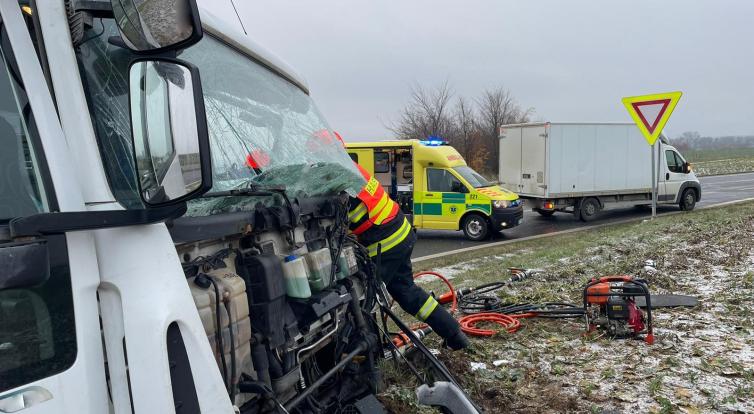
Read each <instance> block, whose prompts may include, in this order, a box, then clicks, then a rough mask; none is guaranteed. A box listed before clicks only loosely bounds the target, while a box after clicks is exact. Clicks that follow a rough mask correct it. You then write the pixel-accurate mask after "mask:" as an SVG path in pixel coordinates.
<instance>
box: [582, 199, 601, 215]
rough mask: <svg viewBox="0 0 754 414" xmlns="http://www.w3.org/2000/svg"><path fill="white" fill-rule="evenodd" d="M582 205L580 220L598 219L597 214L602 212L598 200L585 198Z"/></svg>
mask: <svg viewBox="0 0 754 414" xmlns="http://www.w3.org/2000/svg"><path fill="white" fill-rule="evenodd" d="M580 204H581V205H580V207H579V218H580V219H581V221H592V220H594V219H595V218H596V217H597V213H598V212H599V211H600V202H599V201H597V199H596V198H585V199H583V200H582V201H581V203H580Z"/></svg>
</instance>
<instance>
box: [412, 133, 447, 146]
mask: <svg viewBox="0 0 754 414" xmlns="http://www.w3.org/2000/svg"><path fill="white" fill-rule="evenodd" d="M419 143H420V144H422V145H424V146H427V147H439V146H442V145H448V141H444V140H443V139H442V138H440V137H438V136H435V135H430V136H428V137H427V139H426V140H421V141H419Z"/></svg>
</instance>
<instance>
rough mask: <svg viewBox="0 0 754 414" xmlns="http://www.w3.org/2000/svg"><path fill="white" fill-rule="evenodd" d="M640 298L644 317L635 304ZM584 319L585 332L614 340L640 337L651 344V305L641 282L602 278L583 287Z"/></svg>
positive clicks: (652, 335)
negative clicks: (599, 331) (602, 334)
mask: <svg viewBox="0 0 754 414" xmlns="http://www.w3.org/2000/svg"><path fill="white" fill-rule="evenodd" d="M638 297H641V298H644V303H646V314H645V312H643V311H642V310H641V309H639V306H637V304H636V298H638ZM584 309H585V313H584V317H585V322H586V329H587V332H592V331H594V330H595V329H598V330H601V331H604V332H606V333H607V334H608V335H610V336H611V337H614V338H637V337H641V336H643V337H644V341H645V342H646V343H648V344H650V345H652V344H653V343H654V334H653V332H652V302H651V300H650V295H649V287H648V286H647V281H646V280H644V279H639V278H634V277H632V276H605V277H601V278H594V279H591V280H590V281H589V282H587V284H586V285H585V286H584Z"/></svg>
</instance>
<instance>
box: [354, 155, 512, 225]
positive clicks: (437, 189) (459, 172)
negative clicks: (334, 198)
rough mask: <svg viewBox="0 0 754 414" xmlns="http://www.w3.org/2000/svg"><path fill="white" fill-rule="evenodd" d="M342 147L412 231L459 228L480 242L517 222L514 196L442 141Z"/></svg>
mask: <svg viewBox="0 0 754 414" xmlns="http://www.w3.org/2000/svg"><path fill="white" fill-rule="evenodd" d="M346 148H347V150H348V154H349V155H350V156H351V159H353V160H354V162H357V163H358V164H359V165H361V166H362V167H364V168H365V169H366V170H367V171H369V173H370V174H372V175H373V176H374V177H375V178H377V180H378V181H379V182H380V184H382V186H383V187H384V188H385V191H387V192H388V194H390V196H391V197H392V198H393V199H394V200H396V202H398V204H399V205H400V206H401V209H402V210H403V212H404V213H405V214H406V215H408V216H410V217H412V219H413V225H414V227H415V228H417V229H435V230H462V231H463V232H464V234H465V236H466V237H467V238H468V239H470V240H483V239H485V238H487V237H488V236H489V235H490V234H492V232H497V231H502V230H506V229H510V228H513V227H516V226H518V225H519V224H521V223H522V222H523V206H522V202H521V200H519V198H518V196H517V195H516V194H515V193H513V192H511V191H508V190H505V189H503V188H500V187H499V186H497V185H495V184H493V183H491V182H489V181H487V179H485V178H484V177H483V176H482V175H481V174H479V173H477V172H476V171H474V170H473V169H472V168H471V167H469V166H468V165H467V164H466V161H465V160H464V159H463V157H462V156H461V154H459V153H458V151H456V150H455V148H453V147H451V146H449V145H447V144H446V143H445V142H443V141H439V140H426V141H420V140H407V141H378V142H349V143H346Z"/></svg>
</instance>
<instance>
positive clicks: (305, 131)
mask: <svg viewBox="0 0 754 414" xmlns="http://www.w3.org/2000/svg"><path fill="white" fill-rule="evenodd" d="M112 3H113V4H112V6H111V4H110V2H101V1H75V0H73V1H68V0H50V1H44V2H42V1H21V2H18V1H16V0H0V14H1V17H2V28H1V30H2V43H1V44H0V48H1V50H0V51H1V52H2V64H3V66H4V70H3V75H2V76H0V78H1V79H0V83H2V84H3V85H2V86H3V88H4V89H6V91H5V93H4V96H3V98H2V99H3V101H4V107H3V108H2V112H1V113H0V115H1V116H2V122H0V127H3V128H4V129H5V131H3V136H2V140H3V166H2V167H3V169H4V170H3V171H4V172H3V175H2V176H1V177H0V180H1V181H2V186H0V189H1V191H2V193H1V194H0V263H2V264H3V265H4V268H5V269H9V271H8V272H6V274H4V275H2V276H0V411H2V412H15V411H18V410H22V409H26V408H31V407H34V409H35V410H36V411H34V412H44V413H59V412H79V413H103V412H113V413H131V412H139V413H147V412H149V413H152V412H154V413H158V412H159V413H168V412H177V413H188V412H203V413H212V412H218V413H219V412H224V413H227V412H233V411H234V410H235V411H237V412H241V413H264V412H289V411H291V412H374V411H371V410H374V409H376V408H375V407H377V404H378V403H377V401H376V399H375V398H374V393H375V391H376V387H377V384H378V382H379V371H378V369H377V364H376V359H377V358H378V356H379V355H381V345H380V341H379V339H378V332H379V331H378V328H377V327H376V326H375V322H374V319H373V318H372V317H371V315H372V313H373V310H374V309H375V307H376V297H377V292H376V290H377V288H378V287H377V285H376V283H375V282H374V281H375V277H374V276H375V275H374V274H373V272H374V268H373V265H372V263H371V262H370V260H369V258H368V256H367V255H366V254H365V252H364V251H363V248H362V247H361V246H359V245H358V244H357V243H356V242H355V241H354V240H352V239H351V238H350V236H348V235H347V229H346V227H345V226H346V215H347V210H346V208H347V205H348V203H347V201H348V194H354V192H355V191H358V189H359V188H361V187H362V186H363V185H364V182H363V178H361V176H360V174H359V173H358V171H357V170H356V169H355V167H354V165H353V163H352V161H351V159H350V158H349V157H348V155H347V154H346V152H345V150H344V149H343V148H342V147H341V145H340V143H339V141H338V140H336V139H333V138H334V136H333V135H332V132H331V131H330V129H329V126H328V125H327V123H326V121H325V120H324V118H323V117H322V115H321V114H320V113H319V112H318V110H317V108H316V107H315V105H314V103H313V102H312V100H311V98H310V97H309V94H308V90H307V87H306V85H305V83H304V82H303V81H302V80H301V79H300V78H299V77H298V76H297V75H296V74H295V73H294V72H293V71H291V70H290V69H288V68H287V67H286V66H285V65H284V64H283V63H281V62H280V61H278V60H277V59H276V58H274V56H272V55H270V54H268V53H266V52H265V51H264V50H263V49H261V48H259V47H258V46H256V45H255V44H253V43H252V42H251V41H250V40H249V38H248V37H247V36H245V35H244V34H243V33H238V32H237V31H236V30H235V29H234V28H233V27H232V26H230V25H229V24H228V23H225V22H222V21H220V20H218V19H216V18H214V17H213V16H212V14H211V13H210V12H209V11H208V10H205V9H201V10H197V7H196V5H195V4H194V3H193V2H192V1H185V2H183V1H173V0H165V1H117V0H114V1H113V2H112ZM199 14H201V23H199ZM155 16H157V17H159V18H158V19H155ZM155 22H157V23H155ZM166 22H167V24H166ZM152 24H154V26H152ZM6 124H7V125H6ZM6 149H7V151H6Z"/></svg>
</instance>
